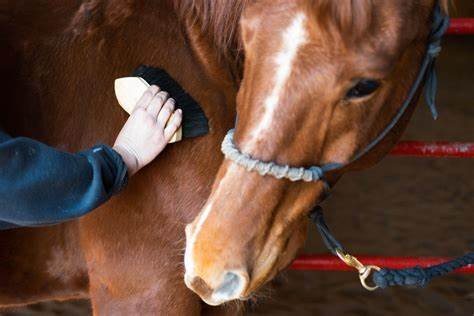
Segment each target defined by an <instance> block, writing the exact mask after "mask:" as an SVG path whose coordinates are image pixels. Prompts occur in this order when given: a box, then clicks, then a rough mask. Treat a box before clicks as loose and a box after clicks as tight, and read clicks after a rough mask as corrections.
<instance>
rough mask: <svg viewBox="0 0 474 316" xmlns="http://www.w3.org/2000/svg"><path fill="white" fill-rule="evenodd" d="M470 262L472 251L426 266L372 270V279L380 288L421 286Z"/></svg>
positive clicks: (473, 262) (472, 255)
mask: <svg viewBox="0 0 474 316" xmlns="http://www.w3.org/2000/svg"><path fill="white" fill-rule="evenodd" d="M470 264H474V252H469V253H467V254H465V255H464V256H461V257H458V258H456V259H453V260H451V261H447V262H444V263H441V264H438V265H435V266H432V267H427V268H422V267H420V266H416V267H414V268H408V269H382V270H380V271H375V272H374V274H373V276H372V280H373V281H374V283H375V284H376V285H377V286H378V287H380V288H386V287H388V286H397V285H398V286H416V287H423V286H425V285H426V284H428V283H429V282H430V281H431V279H432V278H434V277H438V276H443V275H445V274H448V273H450V272H451V271H454V270H456V269H459V268H462V267H465V266H467V265H470Z"/></svg>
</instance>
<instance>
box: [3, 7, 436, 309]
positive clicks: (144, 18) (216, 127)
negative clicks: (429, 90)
mask: <svg viewBox="0 0 474 316" xmlns="http://www.w3.org/2000/svg"><path fill="white" fill-rule="evenodd" d="M434 2H435V0H399V1H390V2H389V1H366V0H359V1H348V0H347V1H346V0H344V1H343V2H339V1H338V2H337V5H335V4H334V2H333V1H329V0H319V1H316V0H315V1H309V0H297V1H293V0H291V1H290V0H286V1H285V0H279V1H266V0H261V1H243V0H228V1H206V0H194V1H192V0H182V1H178V0H176V1H172V0H161V1H146V0H82V1H81V0H64V1H61V2H60V3H56V2H54V1H51V0H32V1H17V0H0V13H1V14H0V27H1V32H2V40H1V41H2V45H1V48H0V56H1V60H0V65H1V70H2V96H3V102H2V112H1V113H2V114H1V116H0V125H1V126H2V127H4V128H5V129H6V130H7V132H10V133H11V134H12V135H15V136H16V135H24V136H30V137H34V138H36V139H39V140H41V141H44V142H46V143H48V144H50V145H53V146H56V147H58V148H61V149H64V150H71V151H77V150H80V149H84V148H86V147H89V146H91V145H93V144H94V143H95V142H98V141H99V142H105V143H109V144H110V143H111V142H112V140H113V137H114V136H115V135H116V134H117V132H118V130H119V128H120V126H121V124H123V122H124V121H125V119H126V115H125V114H124V113H123V112H122V111H121V110H120V109H119V108H118V106H117V104H116V101H115V98H114V96H113V89H112V87H113V80H114V79H115V78H117V77H121V76H124V75H127V74H128V73H130V71H131V70H132V69H133V68H135V67H136V66H137V65H139V64H142V63H143V64H148V65H152V66H157V67H162V68H164V69H166V70H167V71H168V72H169V73H170V74H171V75H172V76H173V77H174V78H176V80H177V81H178V82H180V83H181V84H182V85H183V87H184V88H185V89H186V90H188V91H189V92H190V93H191V94H192V95H193V97H194V98H195V99H196V100H198V101H199V102H200V104H201V105H202V107H203V109H204V111H205V112H206V115H207V116H208V118H209V120H210V126H211V132H210V134H209V135H207V136H205V137H202V138H198V139H193V140H185V141H183V142H181V143H179V144H176V145H171V146H169V147H168V148H167V150H166V152H165V153H163V154H162V155H161V156H160V158H159V159H158V160H157V161H156V162H154V163H153V164H152V165H150V166H149V167H147V168H146V169H145V170H143V172H141V174H139V175H137V176H136V177H135V178H133V179H132V180H131V183H130V184H129V186H128V188H127V189H126V190H125V191H124V192H122V193H121V194H120V195H119V196H117V197H115V198H113V199H112V200H111V201H110V202H108V203H107V204H106V205H105V206H103V207H102V208H100V209H99V210H97V211H95V212H94V213H92V214H91V215H89V216H86V217H85V218H83V219H81V220H78V221H73V222H70V223H66V224H62V225H57V226H52V227H48V228H30V229H27V228H23V229H16V230H11V231H5V232H1V233H0V306H14V305H24V304H29V303H33V302H38V301H42V300H51V299H58V300H64V299H70V298H90V299H91V301H92V305H93V308H94V313H95V314H97V315H99V314H104V315H121V314H123V315H148V314H163V315H188V314H199V313H201V312H206V311H210V312H214V311H215V310H210V309H207V308H206V306H204V305H202V304H201V302H200V299H199V297H198V296H196V295H195V294H194V293H193V292H191V291H189V290H188V289H187V288H186V287H185V284H184V282H183V274H184V267H183V264H182V262H183V248H184V243H185V240H184V227H185V224H186V223H189V222H191V221H193V219H194V218H195V217H196V216H197V214H198V212H199V210H200V209H202V208H203V207H204V211H203V212H202V213H201V214H200V215H199V216H198V217H197V218H196V220H195V221H194V223H193V225H192V226H190V227H189V228H188V244H187V251H186V253H187V260H186V261H187V263H186V266H187V268H188V269H190V264H191V265H192V270H188V271H187V272H188V274H187V276H188V279H191V281H192V282H188V283H192V284H190V286H191V287H192V289H193V290H195V291H196V292H197V293H198V294H199V295H200V296H201V297H202V298H203V299H205V300H206V301H207V302H209V303H211V304H217V303H220V302H222V301H227V300H229V299H231V298H234V296H235V295H234V294H235V293H232V297H230V296H228V297H221V299H220V301H217V300H213V299H212V292H213V290H214V289H216V288H217V287H218V286H219V284H220V283H221V282H222V279H221V278H222V276H223V275H224V274H225V273H226V271H230V270H233V271H236V273H235V275H236V276H237V278H236V280H237V285H238V287H239V291H238V293H237V296H235V297H239V298H244V297H246V296H248V295H250V293H251V292H253V291H255V290H256V289H257V288H258V287H259V286H260V285H261V284H263V283H265V282H266V281H268V280H269V279H270V278H271V277H273V276H274V275H275V274H276V272H277V271H279V270H281V269H282V268H283V267H284V266H286V265H287V264H288V262H290V261H291V259H292V258H293V257H294V255H295V253H296V251H297V249H298V248H299V247H300V246H301V244H302V242H303V240H304V235H305V230H306V229H305V226H306V217H305V216H304V215H305V212H307V211H308V209H309V208H310V206H311V205H312V204H313V203H314V202H315V201H317V200H318V197H319V196H320V195H321V185H319V184H301V183H288V182H277V181H276V180H273V179H270V178H263V177H260V176H256V175H254V174H251V173H248V172H245V171H243V170H240V169H239V168H238V167H236V166H233V165H232V164H230V163H229V162H227V161H226V162H224V163H223V164H222V166H221V163H222V155H221V153H220V152H219V147H220V142H221V140H222V139H223V137H224V135H225V133H226V132H227V130H228V129H230V128H231V127H232V126H233V122H234V119H235V113H236V109H238V112H239V123H238V127H237V130H238V133H237V135H236V136H237V138H236V142H237V144H238V146H239V147H240V148H242V149H245V151H247V152H250V153H252V155H255V156H256V157H259V158H261V159H271V160H277V161H281V162H284V163H291V164H295V165H299V164H303V165H304V164H313V163H316V162H329V161H344V160H346V159H348V158H349V157H350V156H351V154H353V153H354V152H355V151H356V150H357V149H358V148H360V147H361V146H363V145H364V144H366V143H367V142H369V141H370V139H371V138H372V137H374V135H376V134H377V132H378V131H379V130H380V129H381V128H383V126H384V124H385V123H386V122H387V121H388V120H389V119H390V117H391V116H392V115H393V113H394V112H395V111H396V109H397V106H399V104H401V102H402V100H403V98H404V95H405V93H406V91H407V89H408V88H409V86H410V84H411V81H412V80H413V77H414V75H415V73H416V70H417V67H418V65H419V62H420V60H421V55H422V53H423V51H424V48H425V41H426V34H427V32H428V29H429V21H430V12H431V10H432V7H433V5H434ZM243 12H244V13H243ZM242 14H244V17H243V19H242V20H241V16H242ZM239 25H241V27H242V30H240V29H239ZM241 35H242V36H241ZM242 44H243V45H242ZM244 56H245V59H244ZM244 60H245V62H244ZM275 63H276V64H277V65H278V67H277V66H275ZM244 69H245V71H244ZM365 78H367V79H373V80H377V82H381V86H380V88H379V89H378V90H377V91H375V92H374V93H373V94H371V95H367V96H364V97H361V98H357V99H349V98H344V95H345V94H346V92H347V91H348V90H350V89H351V88H352V87H353V86H354V84H356V83H357V82H358V81H357V80H358V79H365ZM237 91H239V95H238V97H236V96H237ZM236 100H237V106H236ZM265 104H267V105H271V106H270V107H269V108H267V105H265ZM410 114H411V111H409V112H408V113H407V114H406V116H405V117H404V119H403V120H402V121H400V124H399V125H398V126H397V128H396V129H395V130H394V131H393V133H392V134H391V135H390V136H389V137H388V138H387V139H386V140H385V141H384V142H383V143H382V144H381V145H380V146H379V147H378V148H377V149H376V150H374V151H373V152H372V153H371V154H370V155H369V156H368V157H366V158H365V159H364V160H363V161H361V162H360V163H359V164H358V166H351V168H355V167H363V166H366V165H370V164H373V163H375V162H376V161H377V160H379V159H380V158H381V157H382V156H383V155H384V154H385V153H386V152H387V151H388V149H389V148H390V146H391V145H393V144H394V143H395V141H396V140H397V139H398V137H399V135H400V133H401V131H402V130H403V128H404V127H405V125H406V122H407V120H408V118H409V116H410ZM219 166H220V169H219ZM218 170H219V173H218ZM216 174H217V178H216V181H215V182H214V183H215V184H214V187H213V188H214V189H213V190H212V193H211V186H212V183H213V181H214V178H215V176H216ZM338 177H340V174H334V175H332V176H331V179H330V180H331V182H335V181H336V180H337V179H338ZM209 196H210V198H209V199H208V197H209ZM206 200H207V204H205V203H206ZM234 292H235V291H234ZM221 294H222V293H221ZM224 294H226V293H224ZM227 294H228V293H227ZM224 296H225V295H224ZM203 306H204V309H203ZM226 312H232V310H229V309H228V310H226Z"/></svg>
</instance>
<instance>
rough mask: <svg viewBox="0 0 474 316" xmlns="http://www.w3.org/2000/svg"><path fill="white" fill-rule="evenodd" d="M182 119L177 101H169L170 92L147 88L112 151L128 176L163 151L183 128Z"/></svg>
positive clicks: (155, 87)
mask: <svg viewBox="0 0 474 316" xmlns="http://www.w3.org/2000/svg"><path fill="white" fill-rule="evenodd" d="M172 114H173V116H172V118H171V120H170V122H169V123H168V125H166V123H167V122H168V120H169V119H170V117H171V115H172ZM182 117H183V113H182V111H181V110H180V109H178V110H176V111H175V101H174V99H172V98H169V95H168V93H167V92H165V91H160V89H159V88H158V87H157V86H151V87H150V88H148V90H147V91H146V92H145V93H144V94H143V96H142V97H141V99H140V100H139V101H138V103H137V105H136V106H135V109H134V110H133V112H132V114H131V115H130V117H129V118H128V120H127V122H126V123H125V125H124V126H123V128H122V130H121V131H120V133H119V135H118V137H117V140H116V141H115V144H114V147H113V148H114V150H115V151H116V152H118V153H119V154H120V156H122V158H123V160H124V162H125V164H126V165H127V167H128V174H129V176H131V175H133V174H134V173H136V172H137V171H138V170H140V169H141V168H143V167H144V166H146V165H147V164H148V163H150V162H151V161H152V160H153V159H155V158H156V156H158V155H159V154H160V153H161V152H162V151H163V149H164V148H165V147H166V145H167V144H168V142H169V141H170V140H171V138H172V137H173V135H174V133H175V132H176V131H177V130H178V128H179V127H180V125H181V121H182ZM165 126H166V128H165Z"/></svg>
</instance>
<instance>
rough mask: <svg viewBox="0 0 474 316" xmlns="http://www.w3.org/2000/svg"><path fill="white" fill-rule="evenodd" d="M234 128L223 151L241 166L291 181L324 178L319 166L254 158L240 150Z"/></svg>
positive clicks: (222, 146)
mask: <svg viewBox="0 0 474 316" xmlns="http://www.w3.org/2000/svg"><path fill="white" fill-rule="evenodd" d="M234 132H235V130H234V129H231V130H229V132H228V133H227V135H226V136H225V138H224V141H222V145H221V151H222V153H223V154H224V155H225V157H226V158H227V159H229V160H232V161H233V162H235V163H236V164H238V165H239V166H242V167H244V168H245V169H247V170H248V171H255V172H258V174H260V175H262V176H265V175H270V176H273V177H275V178H277V179H283V178H285V179H288V180H290V181H305V182H314V181H318V180H320V179H321V178H322V176H323V174H324V170H323V169H322V168H321V167H318V166H311V167H309V168H304V167H291V166H288V165H279V164H276V163H274V162H265V161H261V160H258V159H255V158H252V157H251V156H250V155H249V154H245V153H242V152H240V150H239V149H238V148H237V147H236V146H235V144H234Z"/></svg>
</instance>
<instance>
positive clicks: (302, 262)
mask: <svg viewBox="0 0 474 316" xmlns="http://www.w3.org/2000/svg"><path fill="white" fill-rule="evenodd" d="M356 257H357V259H359V260H360V261H361V262H362V263H363V264H366V265H376V266H379V267H381V268H391V269H403V268H411V267H414V266H416V265H419V266H422V267H428V266H433V265H436V264H439V263H443V262H446V261H448V260H450V258H448V257H382V256H358V255H357V256H356ZM290 269H291V270H324V271H352V268H350V267H348V266H347V265H346V264H345V263H344V262H342V261H341V260H340V259H339V258H337V257H335V256H332V255H303V256H300V257H298V258H296V259H295V260H294V261H293V263H292V264H291V266H290ZM454 272H455V273H469V274H474V265H469V266H467V267H464V268H461V269H459V270H456V271H454Z"/></svg>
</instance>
